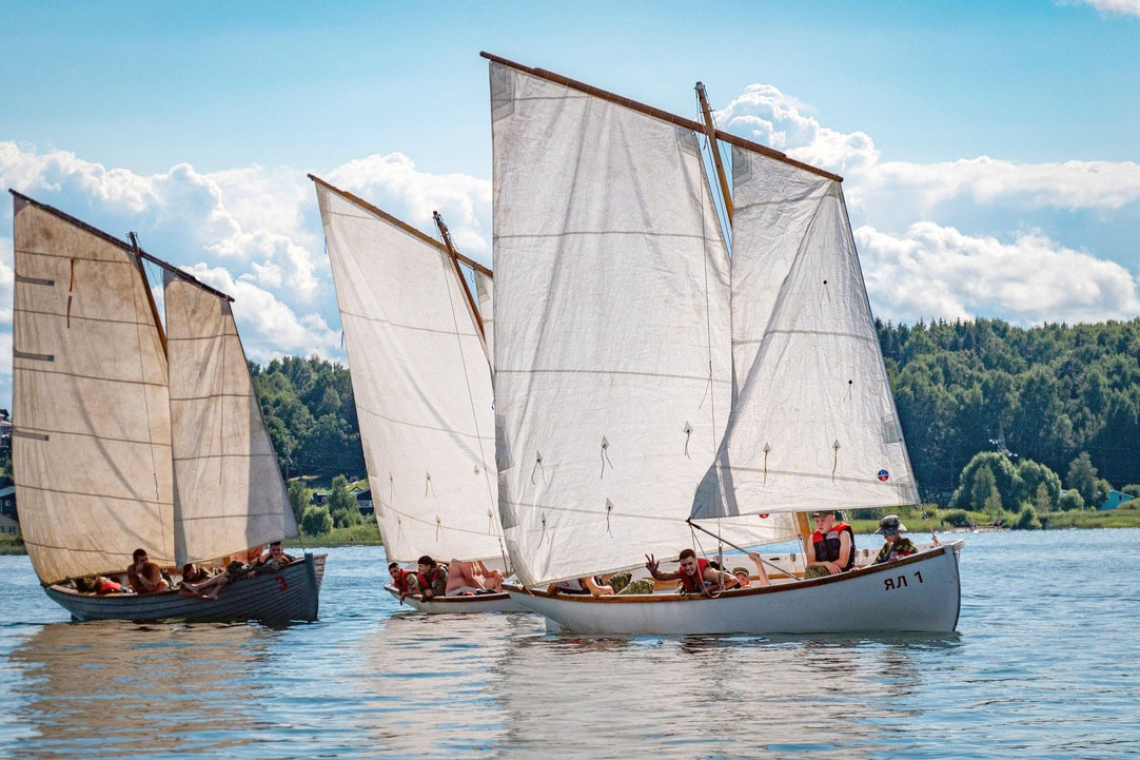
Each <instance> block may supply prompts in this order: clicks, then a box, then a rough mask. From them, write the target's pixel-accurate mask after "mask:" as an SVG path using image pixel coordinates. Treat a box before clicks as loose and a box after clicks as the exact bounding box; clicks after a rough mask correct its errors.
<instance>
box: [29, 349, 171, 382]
mask: <svg viewBox="0 0 1140 760" xmlns="http://www.w3.org/2000/svg"><path fill="white" fill-rule="evenodd" d="M16 358H17V359H19V358H21V357H19V356H17V357H16ZM12 371H13V372H42V373H44V374H46V375H65V376H67V377H74V378H77V379H79V380H97V381H100V382H104V383H126V384H128V385H148V386H150V387H152V388H165V387H166V384H165V383H150V382H147V381H146V380H124V379H122V378H118V377H98V376H96V375H81V374H79V373H78V372H62V371H60V370H54V369H41V368H40V367H13V368H12Z"/></svg>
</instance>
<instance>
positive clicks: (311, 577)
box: [44, 554, 326, 623]
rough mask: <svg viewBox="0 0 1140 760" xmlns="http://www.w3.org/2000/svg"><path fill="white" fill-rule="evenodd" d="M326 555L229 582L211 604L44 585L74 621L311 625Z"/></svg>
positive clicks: (171, 595) (166, 595)
mask: <svg viewBox="0 0 1140 760" xmlns="http://www.w3.org/2000/svg"><path fill="white" fill-rule="evenodd" d="M325 557H326V555H324V554H318V555H316V556H314V555H312V554H306V555H305V557H304V559H301V560H298V561H296V562H294V563H292V564H290V565H288V566H286V567H285V568H283V569H282V570H280V571H279V572H277V573H275V574H273V575H264V576H257V577H254V578H247V579H244V580H240V581H235V582H234V583H231V584H228V585H227V586H226V587H225V588H223V589H222V592H221V594H220V595H219V596H218V598H217V599H215V600H207V599H194V598H192V597H184V596H181V595H180V594H179V593H178V592H177V591H164V592H161V593H158V594H146V595H142V596H131V595H122V596H118V595H114V596H90V595H86V594H78V593H76V592H74V591H70V590H67V589H61V588H59V587H56V586H48V587H46V588H45V589H44V590H45V591H46V592H47V595H48V596H49V597H50V598H51V599H52V601H54V602H56V603H57V604H59V605H60V606H62V607H63V608H64V609H66V610H67V611H68V612H70V613H71V617H72V618H73V619H74V620H77V621H80V622H83V621H88V620H130V621H134V622H146V621H155V620H180V621H188V622H231V621H241V620H256V621H259V622H262V623H290V622H312V621H314V620H316V619H317V613H318V610H319V606H320V588H321V578H322V577H323V576H324V567H325Z"/></svg>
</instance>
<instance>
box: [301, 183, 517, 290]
mask: <svg viewBox="0 0 1140 760" xmlns="http://www.w3.org/2000/svg"><path fill="white" fill-rule="evenodd" d="M305 176H306V177H308V178H309V179H311V180H312V181H313V182H315V183H317V184H318V185H320V186H321V187H323V188H325V189H327V190H331V191H332V192H334V193H336V194H337V195H339V196H341V197H342V198H346V199H347V200H350V201H352V202H353V203H355V204H356V205H357V206H360V207H361V208H363V209H365V210H366V211H368V212H369V213H372V214H375V215H376V216H378V217H380V218H381V219H383V220H384V221H386V222H388V224H391V225H394V226H396V227H399V228H400V229H401V230H403V231H404V232H406V233H408V234H409V235H412V236H413V237H416V238H419V239H420V240H422V241H423V242H425V243H427V244H428V245H430V246H433V247H435V248H438V249H440V250H441V251H443V252H444V253H452V252H451V251H448V250H447V246H445V245H444V244H443V243H441V242H439V241H438V240H436V239H435V238H433V237H432V236H431V235H425V234H424V233H423V232H420V231H419V230H417V229H416V228H415V227H413V226H412V225H410V224H408V223H407V222H405V221H403V220H402V219H397V218H396V217H394V216H392V215H391V214H389V213H388V212H386V211H382V210H380V209H378V208H376V207H375V206H373V205H372V204H371V203H369V202H368V201H366V200H364V199H363V198H361V197H359V196H357V195H353V194H352V193H350V192H348V191H347V190H341V189H340V188H339V187H337V186H336V185H330V184H329V183H328V182H325V181H324V180H323V179H321V178H320V177H318V176H316V175H315V174H306V175H305ZM433 213H436V214H438V212H433ZM454 254H455V257H456V258H457V259H459V260H460V261H462V262H463V263H464V264H466V265H467V266H469V267H471V268H472V269H474V270H475V271H476V272H478V273H479V274H482V275H485V276H487V277H490V278H491V279H494V277H495V273H494V272H492V271H491V270H490V269H488V268H487V267H485V266H483V265H482V264H480V263H479V262H478V261H475V260H474V259H472V258H469V257H467V256H464V255H463V254H462V253H459V252H458V251H454Z"/></svg>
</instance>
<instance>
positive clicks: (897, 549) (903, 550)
mask: <svg viewBox="0 0 1140 760" xmlns="http://www.w3.org/2000/svg"><path fill="white" fill-rule="evenodd" d="M917 551H918V547H916V546H915V545H914V544H913V543H911V540H910V539H909V538H904V537H902V536H899V540H898V541H895V542H894V543H893V544H883V548H882V549H880V550H879V556H877V557H875V564H876V565H879V564H882V563H883V562H893V561H895V560H896V559H902V558H903V557H906V556H908V555H911V554H914V553H915V552H917Z"/></svg>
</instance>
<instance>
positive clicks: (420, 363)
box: [314, 178, 504, 562]
mask: <svg viewBox="0 0 1140 760" xmlns="http://www.w3.org/2000/svg"><path fill="white" fill-rule="evenodd" d="M314 180H315V182H316V188H317V199H318V201H319V203H320V209H321V219H322V221H323V223H324V228H325V240H326V242H327V244H328V253H329V260H330V263H331V265H332V272H333V282H334V284H335V286H336V294H337V303H338V305H339V307H340V314H341V324H342V327H343V329H344V336H345V344H346V348H347V350H348V361H349V366H350V367H351V369H352V390H353V395H354V396H355V399H356V408H357V413H358V417H359V419H360V433H361V439H362V442H363V444H364V458H365V463H366V465H367V467H368V477H369V482H370V484H371V487H372V498H373V503H374V504H375V505H376V520H377V523H378V524H379V526H380V533H381V536H382V537H383V539H384V547H385V550H386V552H387V555H388V559H389V560H391V561H398V562H409V561H415V560H416V559H417V558H418V557H419V556H420V555H423V554H429V555H431V556H433V557H436V558H438V559H441V560H450V559H464V560H492V559H500V558H502V557H503V554H504V548H503V546H502V543H501V540H500V535H501V529H500V527H499V519H498V515H497V513H496V510H495V480H494V471H493V467H494V440H495V430H494V419H493V412H492V404H493V397H492V389H491V373H490V367H489V366H488V361H487V355H486V352H485V350H484V348H483V343H482V338H481V336H480V335H479V332H478V328H477V326H476V324H475V321H474V318H473V315H472V313H471V310H470V307H469V305H468V303H467V297H466V295H465V293H464V292H463V288H464V287H465V286H464V284H463V282H462V281H461V280H460V279H459V276H458V275H457V272H456V268H455V265H454V264H453V262H452V260H451V257H450V255H449V253H448V251H447V249H446V248H445V247H443V246H441V245H440V244H438V243H436V242H435V241H434V240H432V239H431V238H429V237H427V236H426V235H423V234H422V233H419V232H417V231H416V230H414V229H413V228H410V227H408V226H407V225H404V224H402V223H401V222H398V221H397V220H395V219H394V218H392V217H390V216H388V215H386V214H384V213H383V212H381V211H379V209H375V208H373V207H371V206H369V205H368V204H366V203H364V202H363V201H361V200H360V199H358V198H355V197H354V196H351V195H349V194H348V193H344V192H342V191H339V190H337V189H335V188H333V187H331V186H330V185H327V184H326V183H324V182H322V181H320V180H316V179H315V178H314Z"/></svg>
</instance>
